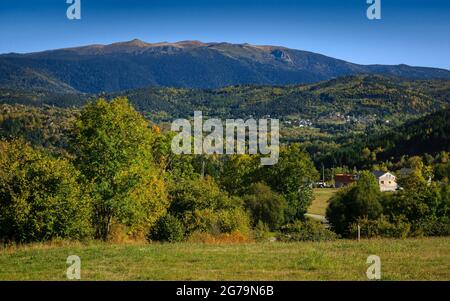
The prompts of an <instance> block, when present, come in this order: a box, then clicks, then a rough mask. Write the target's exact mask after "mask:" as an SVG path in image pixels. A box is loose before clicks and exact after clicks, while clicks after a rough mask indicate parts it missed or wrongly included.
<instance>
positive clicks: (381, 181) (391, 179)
mask: <svg viewBox="0 0 450 301" xmlns="http://www.w3.org/2000/svg"><path fill="white" fill-rule="evenodd" d="M372 173H373V175H374V176H375V177H376V178H377V182H378V185H379V186H380V191H381V192H384V191H395V190H397V188H398V184H397V178H396V177H395V176H394V175H393V174H391V173H390V172H385V171H379V170H376V171H373V172H372Z"/></svg>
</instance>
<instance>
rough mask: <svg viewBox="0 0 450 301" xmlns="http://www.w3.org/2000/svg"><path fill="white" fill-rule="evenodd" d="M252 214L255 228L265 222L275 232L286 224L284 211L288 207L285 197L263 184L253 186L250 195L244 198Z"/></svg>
mask: <svg viewBox="0 0 450 301" xmlns="http://www.w3.org/2000/svg"><path fill="white" fill-rule="evenodd" d="M242 199H243V200H244V204H245V207H246V208H247V210H248V211H249V213H250V216H251V218H252V224H253V226H256V224H257V223H258V222H260V221H261V222H263V223H265V224H266V225H267V226H269V228H270V229H272V230H275V229H277V228H278V227H279V226H281V225H282V224H283V222H284V210H285V209H286V207H287V204H286V201H285V199H284V197H283V196H282V195H280V194H278V193H275V192H273V191H272V190H271V189H270V187H269V186H267V185H265V184H263V183H256V184H253V185H252V186H251V187H250V189H249V191H248V193H247V194H246V195H245V196H243V197H242Z"/></svg>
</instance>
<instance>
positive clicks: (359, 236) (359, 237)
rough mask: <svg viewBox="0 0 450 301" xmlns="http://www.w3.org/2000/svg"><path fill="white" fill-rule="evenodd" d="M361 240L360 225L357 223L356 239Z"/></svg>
mask: <svg viewBox="0 0 450 301" xmlns="http://www.w3.org/2000/svg"><path fill="white" fill-rule="evenodd" d="M360 240H361V227H360V226H359V224H358V241H360Z"/></svg>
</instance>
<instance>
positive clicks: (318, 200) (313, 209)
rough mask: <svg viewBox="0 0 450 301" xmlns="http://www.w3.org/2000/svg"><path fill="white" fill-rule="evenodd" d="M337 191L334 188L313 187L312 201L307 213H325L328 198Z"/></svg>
mask: <svg viewBox="0 0 450 301" xmlns="http://www.w3.org/2000/svg"><path fill="white" fill-rule="evenodd" d="M337 191H338V189H336V188H314V201H313V202H312V204H311V206H310V207H309V209H308V213H311V214H319V215H325V211H326V210H327V207H328V201H329V199H330V198H331V197H332V196H333V195H334V194H335V193H336V192H337Z"/></svg>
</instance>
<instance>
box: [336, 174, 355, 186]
mask: <svg viewBox="0 0 450 301" xmlns="http://www.w3.org/2000/svg"><path fill="white" fill-rule="evenodd" d="M356 180H357V176H356V175H352V174H344V173H338V174H335V175H334V187H336V188H341V187H345V186H348V185H350V184H351V183H353V182H356Z"/></svg>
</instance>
